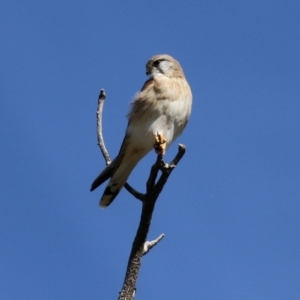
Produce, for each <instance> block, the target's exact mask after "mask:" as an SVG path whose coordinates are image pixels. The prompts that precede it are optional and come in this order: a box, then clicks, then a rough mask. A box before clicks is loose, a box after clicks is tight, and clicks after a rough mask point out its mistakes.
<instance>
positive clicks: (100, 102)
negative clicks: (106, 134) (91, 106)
mask: <svg viewBox="0 0 300 300" xmlns="http://www.w3.org/2000/svg"><path fill="white" fill-rule="evenodd" d="M105 98H106V94H105V90H104V89H101V90H100V94H99V97H98V109H97V138H98V145H99V147H100V149H101V153H102V155H103V157H104V159H105V162H106V165H109V164H110V163H111V159H110V157H109V154H108V151H107V149H106V147H105V144H104V139H103V135H102V113H103V105H104V100H105Z"/></svg>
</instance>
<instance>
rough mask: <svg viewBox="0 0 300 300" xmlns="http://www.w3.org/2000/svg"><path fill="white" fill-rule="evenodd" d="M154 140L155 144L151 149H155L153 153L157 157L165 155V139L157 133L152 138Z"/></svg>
mask: <svg viewBox="0 0 300 300" xmlns="http://www.w3.org/2000/svg"><path fill="white" fill-rule="evenodd" d="M154 139H155V143H154V145H153V147H154V149H155V152H156V153H157V154H159V155H165V152H166V147H167V144H166V141H167V140H166V138H165V137H164V136H163V135H162V134H160V133H157V134H156V135H155V136H154Z"/></svg>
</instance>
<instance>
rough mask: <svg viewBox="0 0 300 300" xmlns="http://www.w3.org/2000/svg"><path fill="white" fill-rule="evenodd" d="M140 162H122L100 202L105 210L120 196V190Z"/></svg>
mask: <svg viewBox="0 0 300 300" xmlns="http://www.w3.org/2000/svg"><path fill="white" fill-rule="evenodd" d="M138 161H139V160H130V161H127V162H122V163H121V164H120V166H119V167H118V168H117V169H116V170H115V171H114V173H113V175H112V177H111V179H110V181H109V183H108V185H107V187H106V189H105V191H104V193H103V195H102V198H101V200H100V207H102V208H105V207H107V206H108V205H110V204H111V203H112V202H113V200H114V199H115V198H116V196H117V195H118V194H119V192H120V190H121V189H122V187H123V186H124V184H125V183H126V181H127V179H128V177H129V175H130V173H131V172H132V170H133V168H134V167H135V166H136V164H137V163H138Z"/></svg>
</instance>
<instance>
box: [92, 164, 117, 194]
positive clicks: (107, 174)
mask: <svg viewBox="0 0 300 300" xmlns="http://www.w3.org/2000/svg"><path fill="white" fill-rule="evenodd" d="M115 164H116V159H114V160H113V161H112V162H111V163H110V164H109V165H108V166H107V167H106V168H105V169H104V170H103V171H102V172H101V173H100V174H99V176H98V177H97V178H96V179H95V180H94V182H93V183H92V186H91V192H92V191H93V190H95V189H96V188H97V187H98V186H100V185H101V184H102V183H103V182H104V181H106V180H107V179H108V178H110V177H111V176H112V175H113V171H114V167H115Z"/></svg>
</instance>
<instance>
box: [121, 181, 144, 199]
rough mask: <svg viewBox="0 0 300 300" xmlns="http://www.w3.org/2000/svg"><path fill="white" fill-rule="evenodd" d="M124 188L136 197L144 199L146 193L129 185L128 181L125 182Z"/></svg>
mask: <svg viewBox="0 0 300 300" xmlns="http://www.w3.org/2000/svg"><path fill="white" fill-rule="evenodd" d="M124 188H125V189H126V190H127V191H128V192H129V193H130V194H131V195H132V196H134V197H135V198H136V199H138V200H141V201H144V199H145V194H143V193H140V192H138V191H137V190H136V189H134V188H133V187H132V186H131V185H129V184H128V183H127V182H126V183H125V184H124Z"/></svg>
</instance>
